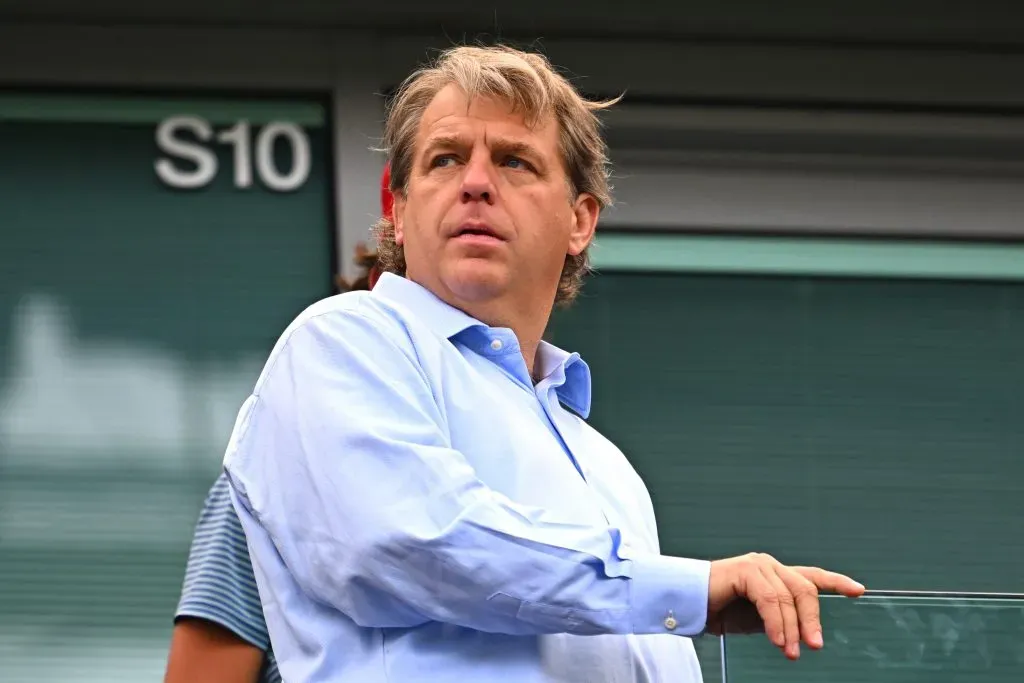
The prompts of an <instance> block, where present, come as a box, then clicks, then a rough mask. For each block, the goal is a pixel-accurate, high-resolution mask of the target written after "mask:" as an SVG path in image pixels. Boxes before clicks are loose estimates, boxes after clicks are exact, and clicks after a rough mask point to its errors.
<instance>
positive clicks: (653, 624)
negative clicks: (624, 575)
mask: <svg viewBox="0 0 1024 683" xmlns="http://www.w3.org/2000/svg"><path fill="white" fill-rule="evenodd" d="M631 574H632V580H631V582H630V586H631V591H632V604H631V609H630V611H631V613H632V619H633V633H636V634H638V635H639V634H652V633H672V634H675V635H679V636H688V637H695V636H698V635H700V634H701V633H703V632H704V627H705V626H706V624H707V620H708V580H709V579H710V577H711V563H710V562H708V561H706V560H691V559H687V558H683V557H668V556H665V555H653V556H646V557H640V558H636V559H634V560H633V571H632V572H631Z"/></svg>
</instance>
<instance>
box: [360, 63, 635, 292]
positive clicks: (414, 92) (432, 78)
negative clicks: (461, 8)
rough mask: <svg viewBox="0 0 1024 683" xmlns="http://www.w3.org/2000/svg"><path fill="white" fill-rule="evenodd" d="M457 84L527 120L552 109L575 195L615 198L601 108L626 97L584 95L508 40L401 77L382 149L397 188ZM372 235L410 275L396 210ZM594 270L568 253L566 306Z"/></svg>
mask: <svg viewBox="0 0 1024 683" xmlns="http://www.w3.org/2000/svg"><path fill="white" fill-rule="evenodd" d="M452 84H455V85H457V86H458V87H459V88H460V89H461V90H462V91H463V92H464V93H466V95H467V97H469V98H470V99H472V98H474V97H479V96H482V97H493V98H496V99H500V100H502V101H505V102H507V103H508V104H509V105H510V106H511V107H512V110H513V111H514V112H515V113H517V114H520V115H522V116H523V117H524V119H525V121H526V124H527V125H528V126H533V125H536V124H537V123H538V122H540V121H542V120H544V119H545V118H547V117H548V116H553V117H554V119H555V121H556V122H557V124H558V127H559V142H560V147H561V149H560V151H561V155H562V161H563V163H564V166H565V171H566V174H567V176H568V180H569V185H570V187H569V190H570V197H571V199H573V200H575V199H576V197H578V196H579V195H580V194H583V193H586V194H589V195H592V196H593V197H594V198H595V199H596V200H597V202H598V205H599V206H600V208H601V209H604V208H605V207H607V206H608V205H610V204H611V201H612V198H611V187H610V185H609V182H608V179H609V169H610V164H609V161H608V150H607V146H606V144H605V141H604V139H603V137H602V136H601V131H600V128H601V125H600V121H599V119H598V118H597V115H596V112H598V111H600V110H603V109H606V108H608V107H610V106H612V105H613V104H615V103H616V102H618V101H619V100H620V99H621V97H617V98H615V99H612V100H604V101H590V100H586V99H584V98H583V97H582V96H581V95H580V94H579V92H577V90H576V89H575V88H574V87H573V86H572V84H571V83H569V81H568V80H566V78H565V77H564V76H562V75H561V74H559V73H557V72H556V71H555V69H554V68H553V67H552V66H551V63H550V62H549V61H548V60H547V58H545V57H544V56H542V55H540V54H536V53H531V52H523V51H520V50H517V49H514V48H511V47H508V46H504V45H498V46H493V47H475V46H462V47H455V48H451V49H449V50H446V51H444V52H443V53H441V55H440V57H439V58H438V59H437V60H436V61H435V62H434V63H433V64H431V65H429V66H426V67H423V68H421V69H419V70H417V71H415V72H413V74H412V75H410V76H409V77H408V78H407V79H406V80H405V81H404V82H403V83H402V85H401V87H400V88H399V90H398V92H397V94H396V95H395V97H394V98H393V100H392V103H391V105H390V107H389V109H388V115H387V120H386V121H385V124H384V150H385V151H386V152H387V153H388V158H389V162H390V164H391V190H392V191H393V192H402V193H403V194H404V192H405V190H406V188H407V186H408V182H409V174H410V172H411V169H412V164H413V156H414V153H415V149H414V147H415V143H416V133H417V130H418V129H419V125H420V119H421V118H422V116H423V112H424V111H425V110H426V109H427V107H428V106H429V105H430V103H431V102H432V101H433V99H434V97H435V96H436V95H437V93H438V92H440V91H441V90H443V89H444V88H445V87H446V86H448V85H452ZM374 234H375V235H376V238H377V242H378V249H377V253H378V265H379V267H380V268H381V270H383V271H389V272H392V273H397V274H399V275H404V274H405V254H404V253H403V251H402V247H400V246H399V245H398V244H396V242H395V225H394V223H393V222H392V220H391V219H390V217H387V216H385V217H383V218H381V219H380V220H379V221H378V222H377V224H376V225H375V226H374ZM589 270H590V258H589V255H588V253H587V250H584V251H583V252H582V253H580V254H579V255H577V256H569V255H566V259H565V265H564V266H563V268H562V275H561V278H560V279H559V283H558V291H557V294H556V296H555V303H556V304H559V305H566V304H568V303H570V302H571V301H572V300H573V299H575V298H576V295H577V294H578V293H579V290H580V287H581V286H582V284H583V278H584V276H585V275H586V274H587V272H589Z"/></svg>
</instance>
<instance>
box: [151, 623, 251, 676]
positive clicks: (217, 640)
mask: <svg viewBox="0 0 1024 683" xmlns="http://www.w3.org/2000/svg"><path fill="white" fill-rule="evenodd" d="M264 656H265V653H264V651H263V650H262V649H261V648H258V647H256V646H255V645H253V644H251V643H249V642H247V641H245V640H242V639H241V638H239V637H238V636H237V635H235V634H234V633H233V632H231V631H229V630H228V629H226V628H224V627H222V626H220V625H218V624H215V623H213V622H211V621H207V620H205V619H195V618H183V619H179V620H178V622H177V623H176V624H175V625H174V631H173V634H172V636H171V652H170V655H169V656H168V658H167V673H166V675H165V676H164V683H257V682H258V681H259V676H260V671H261V669H262V667H263V661H264Z"/></svg>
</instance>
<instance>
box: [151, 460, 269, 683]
mask: <svg viewBox="0 0 1024 683" xmlns="http://www.w3.org/2000/svg"><path fill="white" fill-rule="evenodd" d="M174 621H175V624H174V631H173V632H172V637H171V650H170V655H169V656H168V660H167V672H166V676H165V678H164V682H165V683H256V682H257V681H258V680H259V675H260V671H261V669H262V667H263V664H264V661H265V659H266V656H267V651H268V649H269V647H270V639H269V637H268V635H267V626H266V623H265V621H264V620H263V613H262V609H261V607H260V601H259V592H258V590H257V588H256V578H255V576H254V574H253V569H252V563H251V562H250V560H249V551H248V548H247V547H246V541H245V534H244V532H243V530H242V525H241V523H240V522H239V520H238V517H237V516H236V515H235V510H234V508H233V507H232V505H231V495H230V490H229V487H228V481H227V477H226V476H225V475H223V474H222V475H221V476H220V477H218V479H217V481H216V482H215V483H214V485H213V486H212V487H211V489H210V492H209V494H208V495H207V497H206V502H205V503H204V505H203V510H202V512H201V513H200V515H199V521H198V522H197V523H196V529H195V534H194V536H193V540H192V547H191V549H190V551H189V557H188V563H187V565H186V567H185V580H184V582H183V586H182V591H181V599H180V601H179V603H178V608H177V610H176V612H175V617H174Z"/></svg>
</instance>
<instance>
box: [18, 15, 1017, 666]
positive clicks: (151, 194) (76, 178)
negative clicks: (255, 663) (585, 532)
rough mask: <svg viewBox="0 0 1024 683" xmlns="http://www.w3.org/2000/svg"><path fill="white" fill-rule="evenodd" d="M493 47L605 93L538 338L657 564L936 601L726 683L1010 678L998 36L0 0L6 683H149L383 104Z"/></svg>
mask: <svg viewBox="0 0 1024 683" xmlns="http://www.w3.org/2000/svg"><path fill="white" fill-rule="evenodd" d="M496 39H501V40H506V41H510V42H514V43H516V44H518V45H520V46H534V47H537V48H539V49H541V50H542V51H544V52H545V53H546V54H547V55H548V56H549V57H550V58H551V59H552V61H553V62H554V63H555V64H557V65H559V66H561V67H563V68H565V69H566V70H567V71H568V72H569V73H571V74H573V75H574V77H575V78H576V82H577V83H578V85H579V86H580V87H581V89H583V90H584V91H585V92H587V93H589V94H592V95H598V96H602V95H603V96H607V95H615V94H619V93H621V92H625V93H626V98H625V100H624V102H623V103H622V104H621V105H620V106H619V107H618V108H617V109H616V110H614V111H612V112H609V113H608V115H607V117H606V124H607V134H608V140H609V143H610V146H611V154H612V159H613V161H614V162H615V164H616V166H615V178H614V184H615V188H616V196H617V201H618V204H617V205H616V206H615V207H614V208H613V209H611V210H610V211H608V212H607V213H606V215H605V216H604V217H603V219H602V222H601V225H600V231H599V238H598V243H597V245H596V247H595V249H594V252H593V256H594V261H595V264H596V265H597V267H598V274H597V275H596V276H595V277H594V278H593V279H591V280H590V281H589V284H588V285H587V286H586V289H585V291H584V296H583V298H582V300H581V301H580V302H579V303H578V304H577V305H576V306H575V307H574V308H573V309H570V310H569V311H566V312H563V313H560V314H559V315H558V316H557V317H556V319H555V321H554V322H553V324H552V327H551V329H550V331H549V337H550V338H551V339H552V340H553V341H554V342H555V343H558V344H559V345H562V346H565V347H568V348H570V349H573V350H578V351H580V352H581V353H582V355H583V356H584V357H585V358H586V359H587V360H588V361H589V362H590V364H591V366H592V368H593V370H594V373H595V389H594V391H595V396H594V412H593V417H592V420H591V421H592V422H593V423H594V424H595V425H596V426H597V427H598V428H599V429H601V430H603V431H604V432H605V433H606V434H608V435H609V436H610V437H611V438H612V439H613V440H615V441H616V442H617V443H618V444H619V445H620V446H622V448H623V450H624V451H625V452H626V453H627V454H628V455H629V456H630V458H631V459H632V460H633V462H634V463H635V464H636V466H637V468H638V469H639V470H640V472H641V474H642V475H643V476H644V478H645V479H646V480H647V482H648V484H649V487H650V489H651V492H652V496H653V497H654V500H655V505H656V507H657V511H658V514H659V520H660V527H661V533H662V542H663V548H664V550H665V551H666V552H669V553H675V554H683V555H687V556H695V557H706V558H712V557H720V556H724V555H732V554H737V553H742V552H747V551H750V550H760V551H764V552H770V553H772V554H774V555H775V556H776V557H778V558H780V559H781V560H783V561H785V562H789V563H816V564H822V565H824V566H828V567H831V568H835V569H838V570H841V571H844V572H847V573H850V574H852V575H854V576H856V577H857V578H858V579H860V580H862V581H863V582H865V583H866V584H868V585H869V586H871V587H873V588H884V589H891V590H912V591H934V592H939V593H941V595H938V596H933V597H927V598H919V599H915V600H902V601H901V600H900V599H892V600H889V601H881V602H878V601H876V602H873V603H870V604H868V603H864V605H863V606H860V607H858V606H853V605H850V604H846V603H843V604H840V603H838V602H829V603H827V604H826V608H825V616H826V628H827V629H828V630H827V631H826V638H828V637H829V634H832V638H833V641H832V643H831V644H830V645H829V646H828V647H826V650H825V652H823V653H815V654H813V655H810V656H805V658H804V659H803V660H801V662H800V663H797V664H791V663H787V662H785V661H783V660H782V658H781V656H779V655H778V653H776V652H773V651H772V650H771V648H770V647H768V646H767V645H766V643H765V642H763V640H737V641H735V642H733V641H732V640H730V643H729V647H728V650H727V656H726V657H725V660H726V661H727V662H728V664H729V667H728V669H729V673H730V679H731V680H733V681H740V682H741V683H742V682H744V681H773V682H774V681H778V682H779V683H781V682H782V681H826V680H827V681H844V682H845V681H850V682H851V683H853V682H861V681H872V682H875V681H882V682H895V681H901V682H902V681H921V680H928V681H951V682H952V681H971V682H972V683H976V682H978V681H984V682H988V681H999V682H1003V681H1005V682H1007V683H1009V682H1010V681H1014V682H1016V681H1020V680H1022V675H1024V602H1021V601H1019V600H1017V599H1016V598H1017V597H1019V594H1021V593H1024V572H1022V571H1021V566H1022V564H1024V400H1022V399H1021V388H1022V387H1024V342H1022V340H1024V183H1022V181H1024V10H1021V9H1020V7H1019V5H1017V4H1015V3H1010V2H989V1H984V0H981V1H978V0H976V1H974V2H969V3H968V2H960V1H958V2H955V3H954V2H949V3H945V4H942V5H941V6H940V5H939V4H937V3H934V2H923V1H909V0H908V1H903V2H884V3H883V2H872V1H862V2H821V1H819V2H811V1H810V0H780V1H778V2H772V3H768V2H754V1H752V0H748V1H746V2H711V1H710V0H696V1H694V2H686V3H676V4H674V5H673V4H672V3H664V4H661V3H659V4H653V3H648V2H631V3H628V4H623V3H619V2H610V1H600V2H588V3H586V4H577V5H575V6H573V5H570V4H569V3H566V4H564V5H559V4H558V3H551V2H540V1H539V0H521V1H520V2H518V3H516V4H514V5H510V6H508V7H501V6H492V7H484V6H482V5H480V4H479V3H461V4H460V3H455V2H450V1H439V2H434V3H420V2H412V1H411V0H393V1H392V2H390V3H387V4H386V5H375V4H373V3H355V4H352V3H341V2H321V1H318V0H292V2H290V3H283V2H278V3H274V2H268V1H266V0H258V1H254V2H249V3H236V2H228V1H227V0H203V1H202V2H199V1H197V0H175V1H173V2H171V1H169V0H154V1H151V2H146V3H138V2H127V1H123V0H94V1H93V2H89V3H84V4H83V3H74V2H70V0H34V1H32V2H29V1H28V0H22V1H17V0H15V1H12V0H0V681H3V682H4V683H27V682H29V681H31V682H32V683H58V682H63V681H77V682H82V681H96V682H97V683H98V682H100V681H102V682H103V683H115V682H117V683H120V682H129V681H130V682H150V681H159V680H161V678H162V675H163V669H164V664H165V661H166V653H167V645H168V642H169V636H170V630H171V618H172V615H173V611H174V608H175V604H176V602H177V599H178V594H179V590H180V588H181V580H182V574H183V570H184V562H185V558H186V555H187V552H188V547H189V542H190V540H191V535H192V530H193V525H194V523H195V521H196V517H197V515H198V512H199V509H200V506H201V504H202V500H203V498H204V496H205V494H206V491H207V489H208V487H209V486H210V484H211V483H212V482H213V479H214V478H215V477H216V475H217V473H218V470H219V466H220V461H221V456H222V453H223V449H224V446H225V444H226V439H227V437H228V435H229V434H230V432H231V428H232V425H233V421H234V418H235V414H236V411H237V410H238V407H239V406H240V404H241V401H242V400H243V399H244V398H245V396H246V395H247V394H248V392H249V391H250V389H251V387H252V384H253V382H254V381H255V379H256V377H257V375H258V372H259V370H260V368H261V366H262V363H263V361H264V359H265V357H266V355H267V353H268V352H269V350H270V348H271V346H272V345H273V343H274V341H275V340H276V338H277V335H278V334H279V333H280V332H281V331H282V330H283V328H284V326H285V325H286V324H287V323H288V322H289V321H290V320H291V318H292V317H293V316H294V315H296V314H297V313H298V312H299V311H300V310H301V309H302V308H303V307H304V306H306V305H307V304H309V303H311V302H312V301H314V300H316V299H319V298H322V297H324V296H328V295H330V294H332V293H334V291H335V290H334V282H335V275H336V274H338V273H341V274H343V275H344V276H345V277H348V278H351V277H354V276H356V275H357V274H358V271H357V269H356V268H355V266H354V265H353V264H352V257H353V255H354V251H355V249H356V246H357V245H358V244H360V243H364V242H367V240H368V238H369V234H368V229H369V226H370V225H371V223H372V221H373V219H374V218H375V217H376V215H377V213H378V212H379V190H378V181H379V176H380V170H381V167H382V163H383V160H382V158H381V157H380V155H378V154H377V153H376V152H374V151H373V149H372V148H373V147H374V146H375V145H376V144H377V143H378V142H379V135H380V132H381V128H380V126H381V121H382V118H383V112H384V102H385V99H384V97H385V96H386V94H387V93H388V92H390V91H391V90H392V89H393V88H394V86H395V85H396V84H397V83H398V82H399V81H400V79H401V78H403V77H404V76H405V75H406V74H407V73H408V72H409V71H410V70H411V69H412V68H413V67H414V66H416V65H417V64H418V63H419V62H420V61H422V60H423V59H425V58H426V57H428V56H430V54H431V53H432V51H433V50H435V49H437V48H443V47H446V46H449V45H451V44H452V43H453V42H461V41H465V40H483V41H493V40H496ZM978 592H983V593H999V594H1010V595H1002V596H1001V597H1000V598H997V597H995V596H991V595H990V596H987V597H986V596H978V595H973V594H974V593H978ZM719 647H720V643H719V642H718V641H717V640H712V639H702V640H701V641H700V642H699V648H700V650H701V654H702V658H703V661H704V665H705V679H706V680H707V681H708V682H709V683H711V682H713V681H718V680H721V678H722V671H721V667H720V663H721V661H722V658H721V657H720V650H719Z"/></svg>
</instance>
